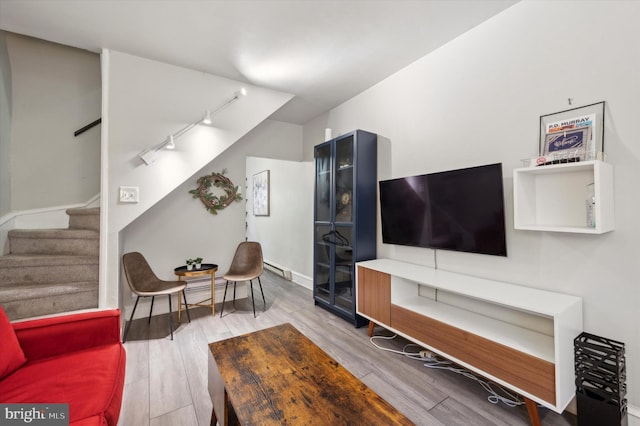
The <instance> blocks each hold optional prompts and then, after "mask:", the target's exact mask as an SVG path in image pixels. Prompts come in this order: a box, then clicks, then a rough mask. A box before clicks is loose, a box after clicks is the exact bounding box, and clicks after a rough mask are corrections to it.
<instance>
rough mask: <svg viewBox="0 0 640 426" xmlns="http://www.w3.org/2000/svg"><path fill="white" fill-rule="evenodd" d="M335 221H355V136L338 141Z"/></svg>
mask: <svg viewBox="0 0 640 426" xmlns="http://www.w3.org/2000/svg"><path fill="white" fill-rule="evenodd" d="M334 167H335V170H336V177H335V179H336V182H335V190H336V192H335V197H336V198H335V216H334V217H335V221H336V222H352V221H353V136H349V137H346V138H344V139H340V140H338V141H336V163H335V166H334Z"/></svg>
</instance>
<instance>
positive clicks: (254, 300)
mask: <svg viewBox="0 0 640 426" xmlns="http://www.w3.org/2000/svg"><path fill="white" fill-rule="evenodd" d="M249 286H250V287H251V304H252V305H253V317H254V318H255V317H256V299H255V298H254V297H253V280H249Z"/></svg>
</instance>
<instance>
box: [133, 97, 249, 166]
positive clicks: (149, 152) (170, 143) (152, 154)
mask: <svg viewBox="0 0 640 426" xmlns="http://www.w3.org/2000/svg"><path fill="white" fill-rule="evenodd" d="M246 94H247V91H246V89H245V88H244V87H243V88H241V89H240V90H238V91H236V92H234V93H233V97H232V98H231V99H229V100H227V101H225V102H223V103H222V104H220V106H218V107H217V108H216V109H214V110H213V111H209V110H207V111H205V114H204V118H202V120H198V121H194V122H193V123H191V124H188V125H186V126H185V127H183V128H182V129H180V130H178V131H177V132H175V133H174V134H172V135H169V136H167V138H166V139H165V140H164V141H162V142H160V143H159V144H157V145H154V146H152V147H150V148H147V149H145V150H144V151H142V152H141V153H140V154H138V157H140V159H141V160H142V161H143V162H144V164H146V165H147V166H148V165H149V164H151V163H153V162H154V161H155V159H156V155H157V153H158V151H160V150H161V149H163V148H164V149H175V147H176V142H175V140H176V139H178V138H179V137H180V136H182V135H184V134H185V133H187V132H188V131H189V130H191V129H193V128H194V127H196V126H197V125H198V124H206V125H210V124H211V123H212V121H211V117H212V116H214V115H215V114H217V113H219V112H220V111H222V110H223V109H225V108H226V107H228V106H229V105H231V104H232V103H234V102H235V101H237V100H238V99H239V98H240V97H242V96H245V95H246Z"/></svg>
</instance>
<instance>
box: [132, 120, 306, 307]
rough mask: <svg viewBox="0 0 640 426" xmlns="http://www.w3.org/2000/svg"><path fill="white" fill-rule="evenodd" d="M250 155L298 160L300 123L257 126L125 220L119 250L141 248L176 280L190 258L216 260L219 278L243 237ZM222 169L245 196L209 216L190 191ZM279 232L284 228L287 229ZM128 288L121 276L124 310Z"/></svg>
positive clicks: (165, 276)
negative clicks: (176, 271)
mask: <svg viewBox="0 0 640 426" xmlns="http://www.w3.org/2000/svg"><path fill="white" fill-rule="evenodd" d="M248 155H249V156H252V155H259V156H262V157H267V156H268V157H277V158H284V159H287V160H290V161H295V160H300V159H301V157H302V126H297V125H292V124H287V123H282V122H278V121H273V120H266V121H265V122H263V123H261V124H260V125H258V126H257V127H256V128H255V129H253V130H252V131H251V132H250V133H248V134H247V135H246V136H245V137H243V138H242V139H240V140H239V141H238V142H236V143H235V144H233V145H231V146H230V147H229V148H228V149H227V150H225V151H224V152H222V153H221V154H220V155H219V156H218V157H217V158H215V159H214V160H213V161H212V162H210V163H209V164H207V165H205V166H204V167H203V168H201V169H199V170H197V171H196V172H195V173H194V174H193V175H192V176H190V177H189V178H188V179H186V181H185V182H183V183H182V184H181V185H179V186H178V187H177V188H176V189H175V190H173V191H172V192H171V193H169V194H168V195H167V196H166V197H165V198H163V199H162V200H160V201H159V202H158V203H156V204H155V205H154V206H153V207H151V208H150V209H149V210H148V211H146V212H145V213H144V214H142V215H141V216H140V217H139V218H137V219H136V220H134V221H133V222H132V223H131V224H129V225H128V226H127V227H126V228H125V229H124V230H123V231H122V233H121V242H122V253H125V252H129V251H139V252H141V253H142V254H143V255H144V256H145V257H146V258H147V260H148V261H149V263H150V264H151V266H152V268H153V269H154V271H155V272H156V274H157V275H158V276H159V277H160V278H163V279H175V275H174V274H173V268H174V267H176V266H180V265H183V264H184V261H185V259H187V258H194V257H202V258H203V259H204V262H205V263H216V264H217V265H218V272H217V276H218V277H221V276H222V275H223V274H224V272H226V271H227V270H228V268H229V265H230V264H231V260H232V258H233V254H234V252H235V249H236V246H237V245H238V243H240V242H241V241H244V239H245V204H246V198H245V197H246V191H245V176H246V175H247V170H246V157H247V156H248ZM223 169H226V170H227V172H226V174H225V176H227V177H229V178H230V179H231V181H232V182H233V183H234V184H235V185H237V186H239V187H240V190H241V191H242V196H243V200H242V201H241V202H234V203H232V204H231V205H229V206H228V207H226V208H225V209H223V210H221V211H219V212H218V214H217V215H212V214H211V213H209V212H208V211H207V210H206V209H205V207H204V205H203V204H202V203H201V202H200V200H199V199H194V198H193V196H192V195H191V194H189V191H190V190H192V189H195V188H197V183H196V181H197V179H198V178H199V177H200V176H204V175H209V174H211V173H212V172H218V173H219V172H222V171H223ZM216 191H217V190H214V189H212V192H213V193H215V194H221V193H222V192H221V191H220V192H219V193H218V192H216ZM280 232H282V233H285V232H286V229H283V230H281V231H280ZM267 246H268V245H267ZM265 249H266V247H265ZM126 287H127V284H126V281H124V278H123V281H122V289H123V290H125V291H124V292H123V293H124V294H123V296H124V297H123V300H124V304H125V306H126V311H127V312H128V309H129V308H130V307H131V305H132V304H133V299H131V297H130V293H129V291H128V290H126ZM218 301H219V300H218ZM164 305H165V304H163V305H162V306H158V313H160V312H162V309H166V306H164ZM154 310H155V309H154ZM147 312H148V311H147ZM127 315H128V313H127Z"/></svg>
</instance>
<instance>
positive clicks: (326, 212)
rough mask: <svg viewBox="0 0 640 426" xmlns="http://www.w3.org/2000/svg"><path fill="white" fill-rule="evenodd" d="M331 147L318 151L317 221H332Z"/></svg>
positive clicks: (319, 148) (321, 147)
mask: <svg viewBox="0 0 640 426" xmlns="http://www.w3.org/2000/svg"><path fill="white" fill-rule="evenodd" d="M330 203H331V145H330V144H326V145H322V146H320V147H318V148H317V149H316V212H315V213H316V220H317V221H321V222H329V221H330V220H331V208H330V205H331V204H330Z"/></svg>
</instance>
